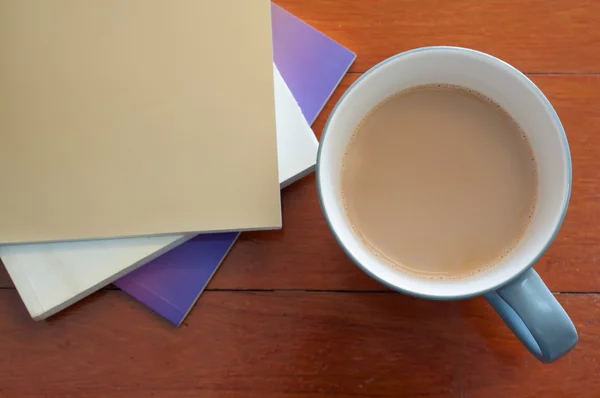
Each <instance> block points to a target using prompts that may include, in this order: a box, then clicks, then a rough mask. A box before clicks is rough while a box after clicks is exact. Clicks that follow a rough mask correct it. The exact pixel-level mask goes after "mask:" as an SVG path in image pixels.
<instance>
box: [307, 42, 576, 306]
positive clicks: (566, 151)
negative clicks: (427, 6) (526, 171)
mask: <svg viewBox="0 0 600 398" xmlns="http://www.w3.org/2000/svg"><path fill="white" fill-rule="evenodd" d="M440 50H444V51H456V52H461V53H467V54H474V55H476V56H479V57H484V58H488V59H491V60H493V61H495V62H499V63H501V64H503V65H504V66H505V67H508V69H510V70H511V71H512V72H514V73H515V74H516V76H517V77H518V78H519V79H521V80H522V81H523V82H525V83H527V84H528V85H529V86H530V87H531V88H532V89H533V90H534V92H535V93H536V94H537V96H538V97H539V98H540V99H541V100H542V102H543V103H544V105H545V106H546V108H547V109H548V110H549V111H550V115H551V117H552V119H553V120H554V122H555V123H556V125H557V126H558V130H559V135H560V140H561V142H562V147H563V151H564V155H565V159H566V166H567V184H566V192H565V198H564V200H563V204H562V209H561V215H560V217H559V219H558V222H557V223H556V225H555V227H554V230H553V231H552V234H551V236H550V238H549V239H548V241H547V242H546V243H545V244H544V247H543V248H542V249H541V250H540V251H539V252H538V253H537V254H536V255H535V256H534V257H533V259H532V260H531V261H530V262H529V263H528V264H527V265H526V266H525V267H523V269H522V270H521V271H520V272H517V273H516V274H515V275H513V276H511V277H510V278H507V279H506V280H503V281H500V282H498V283H496V284H494V285H492V286H490V287H486V288H483V289H481V290H478V291H476V292H472V293H466V294H457V295H452V296H439V295H435V294H426V293H420V292H414V291H412V290H409V289H405V288H403V287H400V286H397V285H395V284H393V283H391V282H388V281H387V280H385V279H382V278H380V277H378V276H377V275H375V274H374V273H373V272H371V270H370V269H369V268H368V267H366V266H364V265H363V264H361V263H360V261H358V260H357V259H356V258H355V257H354V256H353V255H352V253H351V252H350V250H349V249H348V248H347V247H346V245H345V244H344V243H343V242H342V240H341V239H340V237H339V235H338V233H337V232H336V230H335V228H334V227H333V224H332V223H331V220H330V218H329V215H328V214H327V209H326V207H325V204H324V201H323V194H322V192H321V178H320V174H321V154H322V149H323V143H324V140H325V138H326V136H327V132H328V130H329V124H330V122H331V120H332V119H333V117H334V115H335V113H336V111H337V109H338V107H339V106H340V104H341V103H342V102H343V101H344V98H346V96H348V95H349V94H350V93H351V92H352V91H353V90H354V88H355V87H356V86H357V85H358V84H359V83H360V82H361V81H362V80H363V79H364V78H366V77H367V76H368V75H370V74H371V73H373V72H374V71H375V70H377V69H379V68H380V67H381V66H383V65H385V64H387V63H389V62H392V61H394V60H397V59H399V58H402V57H405V56H407V55H410V54H415V53H420V52H435V51H440ZM572 169H573V167H572V161H571V150H570V148H569V142H568V140H567V134H566V132H565V129H564V127H563V125H562V122H561V121H560V118H559V117H558V113H557V112H556V110H555V109H554V107H553V106H552V104H551V103H550V101H549V100H548V98H546V95H545V94H544V93H543V92H542V90H541V89H540V88H539V87H538V86H537V85H536V84H535V83H534V82H533V81H532V80H531V79H529V77H527V75H525V74H524V73H523V72H521V71H520V70H518V69H517V68H515V67H514V66H512V65H510V64H509V63H507V62H506V61H503V60H501V59H500V58H497V57H494V56H493V55H490V54H487V53H484V52H482V51H478V50H473V49H470V48H465V47H457V46H427V47H418V48H414V49H411V50H407V51H403V52H401V53H398V54H396V55H393V56H391V57H389V58H386V59H384V60H383V61H381V62H379V63H377V64H375V65H374V66H372V67H371V68H369V69H368V70H367V71H366V72H364V73H363V74H362V75H361V76H360V77H359V78H358V79H356V81H355V82H354V83H352V84H351V85H350V86H349V87H348V88H347V89H346V91H345V92H344V93H343V94H342V96H341V97H340V99H339V100H338V101H337V103H336V104H335V106H334V107H333V109H332V110H331V113H330V114H329V116H328V118H327V122H326V123H325V126H324V127H323V132H322V134H321V138H320V140H319V148H318V151H317V162H316V167H315V175H316V181H317V196H318V198H319V205H320V207H321V212H322V213H323V216H324V218H325V222H326V223H327V226H328V228H329V230H330V231H331V233H332V234H333V236H334V238H335V240H336V242H337V243H338V245H339V246H340V247H341V248H342V250H343V251H344V253H345V254H346V256H348V258H350V260H352V262H353V263H354V264H355V265H357V266H358V267H359V268H360V269H361V270H362V271H363V272H364V273H366V274H367V275H369V276H370V277H371V278H373V279H375V280H376V281H378V282H379V283H381V284H382V285H384V286H387V287H388V288H390V289H392V290H395V291H398V292H401V293H405V294H407V295H411V296H414V297H419V298H424V299H431V300H441V301H447V300H459V299H466V298H472V297H477V296H481V295H484V294H486V293H488V292H491V291H494V290H497V289H498V288H500V287H502V286H504V285H506V284H509V283H510V282H512V281H513V280H515V279H517V278H518V277H519V276H520V275H522V274H523V273H524V272H526V271H527V270H529V269H530V268H532V267H533V266H534V265H535V263H537V261H538V260H539V259H540V258H541V257H542V255H543V254H544V253H545V252H546V251H547V250H548V248H549V247H550V245H551V244H552V242H554V240H555V238H556V235H557V234H558V232H559V230H560V228H561V226H562V224H563V221H564V219H565V216H566V213H567V209H568V207H569V201H570V197H571V185H572V178H573V170H572Z"/></svg>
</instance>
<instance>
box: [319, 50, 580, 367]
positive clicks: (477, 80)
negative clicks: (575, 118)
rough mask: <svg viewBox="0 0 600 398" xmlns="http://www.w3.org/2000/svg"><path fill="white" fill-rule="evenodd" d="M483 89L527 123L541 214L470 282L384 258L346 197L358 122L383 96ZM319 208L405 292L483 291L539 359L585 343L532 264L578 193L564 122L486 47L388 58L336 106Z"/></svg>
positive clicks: (444, 295) (323, 147) (368, 266)
mask: <svg viewBox="0 0 600 398" xmlns="http://www.w3.org/2000/svg"><path fill="white" fill-rule="evenodd" d="M433 83H448V84H456V85H460V86H463V87H466V88H471V89H473V90H476V91H478V92H480V93H482V94H484V95H486V96H487V97H489V98H491V99H492V100H494V101H495V102H496V103H498V104H499V105H500V106H502V107H503V108H504V109H505V110H506V111H508V112H509V114H510V115H512V117H513V118H514V119H515V120H516V121H517V122H518V123H519V125H520V126H521V127H522V128H523V130H524V131H525V133H526V134H527V137H528V139H529V142H530V144H531V147H532V149H533V152H534V155H535V157H536V160H537V163H538V164H537V165H538V195H537V202H536V207H535V210H534V214H533V216H532V220H531V223H530V225H529V227H528V230H527V232H526V234H525V236H524V237H523V238H522V239H521V241H520V242H519V244H518V245H517V247H515V248H514V250H513V251H512V252H510V253H509V255H508V256H506V257H505V258H503V259H502V260H501V261H500V262H499V263H498V264H497V265H496V266H494V267H492V268H490V269H489V270H488V271H486V272H482V273H480V274H477V275H476V276H474V277H471V278H468V279H462V280H446V281H437V280H424V279H418V278H415V277H411V276H410V275H407V274H405V273H401V272H398V271H395V270H394V269H392V268H390V267H389V266H386V265H385V264H384V263H383V262H382V261H380V260H378V258H377V257H376V256H374V255H373V254H372V253H371V252H370V251H369V249H368V248H366V247H365V246H364V245H363V243H362V242H361V240H360V239H359V238H358V237H357V236H356V235H355V234H354V233H353V231H352V228H351V226H350V223H349V221H348V219H347V218H346V216H345V213H344V208H343V205H342V198H341V195H340V176H341V165H342V157H343V154H344V150H345V147H346V144H347V143H348V140H349V138H350V137H351V135H352V133H353V131H354V129H355V127H356V126H357V124H358V123H359V121H360V120H361V119H362V118H363V117H364V116H365V115H366V113H367V112H369V110H371V109H372V108H373V107H375V106H376V105H377V104H378V103H380V102H381V101H382V100H384V99H386V98H387V97H389V96H390V95H392V94H394V93H396V92H398V91H401V90H403V89H406V88H409V87H412V86H417V85H421V84H433ZM317 184H318V191H319V200H320V203H321V208H322V210H323V213H324V215H325V218H326V220H327V223H328V224H329V227H330V229H331V231H332V232H333V234H334V235H335V237H336V239H337V241H338V243H339V244H340V245H341V246H342V248H343V249H344V250H345V252H346V253H347V255H348V256H349V257H350V258H351V259H352V260H353V261H354V262H355V263H356V264H357V265H358V266H359V267H360V268H362V269H363V270H364V271H365V272H366V273H367V274H369V275H371V276H372V277H373V278H375V279H377V280H378V281H380V282H382V283H383V284H385V285H387V286H389V287H391V288H393V289H395V290H398V291H400V292H403V293H407V294H411V295H414V296H418V297H423V298H430V299H463V298H468V297H473V296H479V295H483V296H485V297H486V299H487V300H488V302H489V303H490V304H491V305H492V306H493V307H494V309H495V310H496V311H497V312H498V314H499V315H500V317H501V318H502V319H503V320H504V321H505V322H506V324H507V325H508V326H509V327H510V328H511V329H512V331H513V332H514V334H515V335H516V336H517V337H518V338H519V339H520V340H521V342H523V344H524V345H525V346H526V347H527V349H528V350H529V351H530V352H531V353H532V354H533V355H535V356H536V357H537V358H538V359H539V360H540V361H542V362H545V363H549V362H552V361H554V360H556V359H558V358H560V357H561V356H563V355H565V354H566V353H567V352H569V351H570V350H571V349H572V348H573V347H574V346H575V344H576V343H577V331H576V330H575V327H574V325H573V323H572V322H571V320H570V319H569V317H568V315H567V314H566V312H565V311H564V309H563V308H562V307H561V305H560V304H559V303H558V301H557V300H556V299H555V298H554V296H553V295H552V293H551V292H550V291H549V290H548V288H547V287H546V285H545V284H544V282H543V281H542V280H541V278H540V277H539V276H538V274H537V273H536V272H535V271H534V270H533V269H532V266H533V265H534V264H535V262H536V261H537V260H538V259H539V258H540V256H541V255H542V254H543V253H544V251H545V250H546V249H547V248H548V246H549V245H550V243H551V242H552V240H553V239H554V237H555V236H556V234H557V232H558V230H559V228H560V225H561V224H562V221H563V218H564V216H565V213H566V210H567V206H568V202H569V196H570V192H571V156H570V152H569V145H568V142H567V137H566V135H565V132H564V129H563V127H562V124H561V122H560V120H559V118H558V115H557V114H556V112H555V111H554V108H553V107H552V105H551V104H550V102H549V101H548V100H547V99H546V97H545V96H544V94H543V93H542V92H541V91H540V89H539V88H538V87H537V86H536V85H535V84H534V83H533V82H532V81H531V80H529V79H528V78H527V77H526V76H525V75H524V74H523V73H521V72H519V71H518V70H517V69H515V68H514V67H512V66H510V65H509V64H507V63H505V62H503V61H501V60H499V59H497V58H495V57H492V56H490V55H488V54H484V53H481V52H478V51H474V50H470V49H465V48H457V47H426V48H418V49H415V50H411V51H407V52H404V53H401V54H398V55H396V56H394V57H392V58H389V59H387V60H385V61H383V62H381V63H380V64H378V65H376V66H374V67H373V68H371V69H370V70H369V71H367V72H366V73H365V74H364V75H363V76H361V78H360V79H358V80H357V81H356V82H355V83H354V84H353V85H352V86H351V87H350V88H349V89H348V90H347V91H346V93H345V94H344V96H343V97H342V98H341V99H340V101H339V102H338V103H337V105H336V107H335V109H334V110H333V112H332V113H331V116H330V117H329V120H328V122H327V125H326V126H325V130H324V131H323V135H322V137H321V143H320V147H319V154H318V160H317Z"/></svg>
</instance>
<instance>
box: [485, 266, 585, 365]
mask: <svg viewBox="0 0 600 398" xmlns="http://www.w3.org/2000/svg"><path fill="white" fill-rule="evenodd" d="M485 298H486V299H487V301H488V302H489V303H490V304H491V306H492V307H494V309H495V310H496V312H497V313H498V315H500V318H502V320H503V321H504V322H505V323H506V325H507V326H508V327H509V328H510V329H511V330H512V331H513V333H514V334H515V335H516V336H517V337H518V338H519V340H521V342H522V343H523V344H524V345H525V347H527V349H528V350H529V351H530V352H531V353H532V354H533V355H534V356H535V357H536V358H537V359H539V360H540V361H541V362H543V363H550V362H554V361H555V360H557V359H558V358H560V357H562V356H563V355H565V354H566V353H568V352H569V351H571V349H573V347H575V344H577V339H578V337H577V330H576V329H575V325H573V322H572V321H571V319H570V318H569V316H568V315H567V313H566V312H565V310H564V309H563V307H562V306H561V305H560V304H559V302H558V301H557V300H556V298H555V297H554V295H553V294H552V293H551V292H550V290H549V289H548V288H547V287H546V285H545V284H544V282H543V281H542V278H540V276H539V275H538V274H537V272H535V271H534V270H533V269H532V268H529V269H528V270H527V271H525V272H524V273H523V274H521V275H520V276H519V277H517V279H515V280H513V281H512V282H510V283H508V284H507V285H504V286H502V287H501V288H499V289H498V290H496V291H491V292H489V293H487V294H485Z"/></svg>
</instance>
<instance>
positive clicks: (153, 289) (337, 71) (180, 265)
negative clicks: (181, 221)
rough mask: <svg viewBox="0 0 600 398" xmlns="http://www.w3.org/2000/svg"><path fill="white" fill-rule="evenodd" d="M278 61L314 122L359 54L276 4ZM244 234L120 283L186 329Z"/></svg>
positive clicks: (206, 238)
mask: <svg viewBox="0 0 600 398" xmlns="http://www.w3.org/2000/svg"><path fill="white" fill-rule="evenodd" d="M271 23H272V29H273V59H274V62H275V65H276V66H277V69H279V72H280V73H281V76H282V77H283V80H284V81H285V83H286V84H287V86H288V87H289V89H290V91H291V92H292V94H293V95H294V97H295V99H296V101H297V102H298V105H299V106H300V109H301V110H302V114H303V115H304V117H305V118H306V120H307V121H308V123H309V124H312V123H313V122H314V120H315V119H316V118H317V115H318V114H319V112H320V111H321V110H322V109H323V106H325V103H326V102H327V100H328V99H329V97H330V96H331V94H332V93H333V91H334V90H335V88H336V87H337V86H338V84H339V82H340V80H341V79H342V77H343V76H344V75H345V74H346V72H347V71H348V68H350V65H352V63H353V62H354V59H355V58H356V55H355V54H354V53H352V52H351V51H350V50H348V49H346V48H345V47H343V46H342V45H340V44H339V43H337V42H335V41H333V40H332V39H330V38H329V37H327V36H325V35H324V34H323V33H321V32H319V31H318V30H316V29H314V28H313V27H311V26H310V25H308V24H306V23H305V22H303V21H302V20H300V19H298V18H296V17H295V16H293V15H292V14H290V13H289V12H287V11H285V10H284V9H283V8H281V7H279V6H277V5H275V4H273V3H272V7H271ZM238 235H239V233H237V232H229V233H218V234H201V235H198V236H196V237H195V238H193V239H191V240H189V241H188V242H186V243H184V244H182V245H180V246H179V247H176V248H175V249H173V250H171V251H169V252H167V253H165V254H163V255H162V256H160V257H157V258H156V259H154V260H152V261H150V262H149V263H148V264H146V265H144V266H143V267H140V268H138V269H136V270H135V271H133V272H131V273H129V274H128V275H126V276H124V277H122V278H121V279H119V280H118V281H116V282H115V285H117V286H118V287H119V288H120V289H122V290H123V291H125V292H127V293H128V294H130V295H131V296H133V297H134V298H136V299H137V300H139V301H141V302H142V303H144V304H145V305H146V306H148V307H149V308H151V309H152V310H154V311H155V312H157V313H158V314H160V315H162V316H163V317H164V318H166V319H167V320H169V321H170V322H172V323H174V324H176V325H180V324H181V322H182V321H183V320H184V319H185V317H186V315H187V314H188V312H189V311H190V309H191V308H192V306H193V305H194V303H195V302H196V300H197V299H198V297H199V296H200V294H201V293H202V291H203V290H204V288H205V286H206V285H207V284H208V282H209V281H210V279H211V277H212V275H213V274H214V273H215V271H216V270H217V269H218V267H219V265H220V264H221V262H222V261H223V259H224V258H225V256H226V255H227V253H228V252H229V250H230V249H231V247H232V246H233V243H234V242H235V240H236V239H237V237H238Z"/></svg>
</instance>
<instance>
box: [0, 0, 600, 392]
mask: <svg viewBox="0 0 600 398" xmlns="http://www.w3.org/2000/svg"><path fill="white" fill-rule="evenodd" d="M276 2H277V3H278V4H280V5H281V6H283V7H284V8H286V9H288V10H289V11H291V12H293V13H294V14H296V15H298V16H299V17H301V18H303V19H304V20H306V21H307V22H308V23H310V24H312V25H313V26H315V27H317V28H318V29H320V30H322V31H323V32H325V33H326V34H328V35H330V36H331V37H333V38H335V39H336V40H338V41H340V42H341V43H343V44H344V45H346V46H347V47H349V48H350V49H352V50H354V51H355V52H356V53H357V55H358V58H357V61H356V63H355V64H354V66H353V67H352V69H351V73H350V74H349V75H348V76H347V77H346V78H345V79H344V80H343V82H342V84H341V86H340V88H339V89H338V90H337V91H336V93H335V95H334V96H333V97H332V99H331V100H330V102H329V103H328V105H327V106H326V108H325V110H324V111H323V113H322V114H321V116H320V117H319V119H318V120H317V121H316V122H315V124H314V126H313V127H314V130H315V132H316V133H317V135H320V133H321V130H322V128H323V125H324V122H325V120H326V118H327V116H328V114H329V112H330V111H331V108H332V107H333V105H334V104H335V102H336V101H337V99H338V98H339V97H340V95H341V94H342V93H343V91H344V90H345V89H346V88H347V87H348V85H349V84H350V83H351V82H352V81H354V80H355V79H356V78H357V77H358V76H359V75H360V73H362V72H364V71H365V70H366V69H368V68H369V67H371V66H372V65H374V64H375V63H377V62H379V61H381V60H383V59H384V58H386V57H388V56H390V55H393V54H395V53H397V52H400V51H403V50H406V49H409V48H414V47H420V46H425V45H433V44H446V45H458V46H466V47H472V48H476V49H479V50H483V51H486V52H489V53H491V54H493V55H496V56H499V57H501V58H503V59H504V60H506V61H508V62H510V63H512V64H513V65H514V66H516V67H518V68H520V69H521V70H523V71H524V72H528V73H530V74H531V76H532V79H533V80H534V82H535V83H537V84H538V85H539V86H540V88H541V89H542V90H543V91H544V92H545V93H546V95H547V96H548V98H549V99H550V101H551V102H552V103H553V104H554V106H555V108H556V110H557V112H558V114H559V116H560V117H561V119H562V121H563V124H564V126H565V129H566V131H567V135H568V138H569V142H570V147H571V152H572V157H573V178H574V179H573V192H572V198H571V204H570V207H569V211H568V213H567V217H566V219H565V223H564V226H563V228H562V229H561V231H560V233H559V235H558V237H557V239H556V241H555V243H554V244H553V245H552V246H551V248H550V249H549V251H548V252H547V253H546V255H544V256H543V257H542V259H541V260H540V261H539V263H538V264H537V265H536V269H537V270H538V272H539V273H540V275H541V276H542V277H543V278H544V279H545V280H546V282H547V283H548V285H549V287H550V288H551V289H552V290H553V291H554V292H556V294H557V297H558V299H559V301H560V302H561V303H562V304H563V305H564V306H565V308H566V310H567V312H568V313H569V314H570V315H571V317H572V319H573V321H574V322H575V324H576V326H577V328H578V330H579V333H580V342H579V344H578V346H577V347H576V348H575V350H574V351H572V352H571V353H570V354H569V355H568V356H567V357H565V358H563V359H561V360H560V361H558V362H557V363H555V364H552V365H542V364H540V363H538V362H537V361H536V360H535V359H534V358H533V357H532V356H531V355H530V354H529V353H527V352H526V351H525V349H524V348H523V347H522V346H521V344H520V343H519V342H518V341H517V340H516V339H515V338H514V336H512V334H511V333H510V332H509V331H508V329H507V328H506V327H505V326H504V325H503V324H502V322H501V321H500V319H499V318H498V316H497V315H496V314H495V313H494V312H493V311H492V310H491V309H490V308H489V306H488V305H487V304H486V303H485V301H484V300H482V299H480V298H476V299H471V300H465V301H460V302H432V301H425V300H420V299H415V298H410V297H407V296H403V295H400V294H397V293H394V292H390V291H389V290H387V289H386V288H384V287H382V286H381V285H379V284H378V283H376V282H374V281H373V280H371V279H370V278H368V277H367V276H366V275H364V274H363V273H361V272H360V271H359V270H358V269H357V268H356V267H355V266H354V265H353V264H352V263H351V262H350V261H349V260H348V259H347V258H346V257H345V256H344V254H343V253H342V251H341V250H340V249H339V248H338V247H337V245H336V244H335V242H334V240H333V238H332V236H331V234H330V233H329V231H328V229H327V227H326V225H325V222H324V220H323V217H322V215H321V213H320V210H319V206H318V202H317V197H316V188H315V181H314V176H309V177H307V178H305V179H304V180H302V181H300V182H298V183H296V184H294V185H293V186H291V187H289V188H287V189H286V190H285V191H284V193H283V217H284V228H283V229H282V230H281V231H272V232H256V233H245V234H243V235H242V237H241V239H240V240H239V242H238V243H237V244H236V246H235V247H234V249H233V250H232V251H231V253H230V255H229V257H228V258H227V260H226V261H225V262H224V264H223V266H222V267H221V269H220V271H219V272H218V273H217V275H216V276H215V278H214V279H213V281H212V283H211V284H210V286H209V290H210V291H209V292H206V293H205V294H204V295H203V296H202V297H201V298H200V300H199V303H198V305H197V306H196V307H195V308H194V309H193V310H192V312H191V314H190V316H189V318H188V319H187V320H186V322H185V323H184V325H183V326H182V327H181V328H179V329H177V328H174V327H172V326H171V325H170V324H168V323H167V322H165V321H163V320H162V319H160V318H159V317H158V316H156V315H155V314H153V313H151V312H150V311H148V310H147V309H145V308H144V307H143V306H142V305H141V304H139V303H137V302H135V301H134V300H132V299H130V298H129V297H128V296H126V295H125V294H123V293H121V292H119V291H117V290H114V289H113V290H104V291H102V292H98V293H96V294H94V295H92V296H91V297H89V298H87V299H85V300H83V301H82V302H80V303H78V304H76V305H74V306H73V307H71V308H69V309H67V310H66V311H64V312H62V313H60V314H59V315H57V316H55V317H53V318H51V319H49V320H47V321H44V322H34V321H33V320H31V319H30V318H29V316H28V314H27V312H26V310H25V308H24V306H23V304H22V303H21V302H20V300H19V297H18V294H17V293H16V291H15V290H14V288H13V287H12V283H11V282H10V279H9V278H8V276H7V274H6V272H5V271H4V270H3V269H2V271H1V272H0V348H1V349H2V354H3V355H2V357H1V359H0V397H4V396H6V397H25V396H27V397H29V396H31V397H34V396H35V397H38V396H39V397H42V396H61V397H92V396H106V397H128V398H129V397H132V398H135V397H149V396H156V397H187V396H189V397H192V396H193V397H196V396H201V397H254V396H256V397H303V398H307V397H351V396H352V397H356V396H373V397H375V396H378V397H379V396H380V397H404V396H406V397H412V396H420V397H456V398H472V397H492V398H493V397H507V396H513V397H566V396H568V397H571V396H572V397H590V398H592V397H598V396H600V361H599V360H600V340H599V338H598V336H599V335H600V302H599V298H600V296H599V295H598V293H599V292H600V274H599V271H598V269H597V268H598V267H597V265H598V263H599V262H600V222H599V221H600V220H599V217H600V204H599V203H600V201H599V200H598V199H599V196H600V190H599V188H598V187H599V185H598V184H599V182H600V156H599V155H600V134H598V133H597V130H598V128H600V51H598V47H599V46H600V2H597V1H585V0H577V1H567V0H546V1H533V0H519V1H517V0H489V1H476V0H455V1H436V0H420V1H419V0H414V1H400V0H370V1H365V0H277V1H276ZM240 73H243V71H241V72H240ZM0 222H1V221H0Z"/></svg>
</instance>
